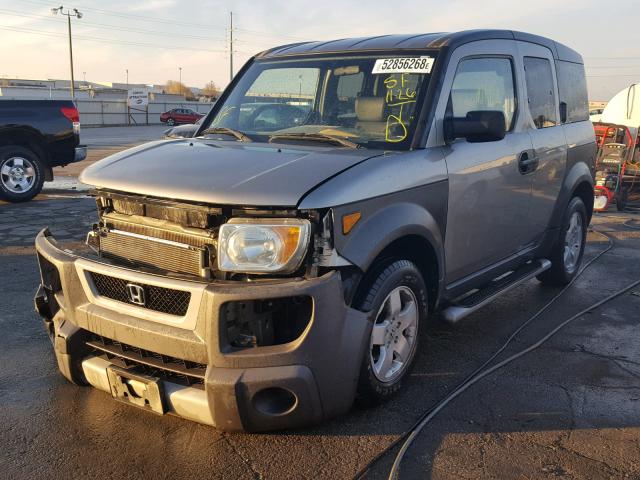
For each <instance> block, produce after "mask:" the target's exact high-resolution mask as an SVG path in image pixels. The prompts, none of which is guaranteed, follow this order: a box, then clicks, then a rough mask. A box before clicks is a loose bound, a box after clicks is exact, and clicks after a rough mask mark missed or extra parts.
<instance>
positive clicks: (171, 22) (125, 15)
mask: <svg viewBox="0 0 640 480" xmlns="http://www.w3.org/2000/svg"><path fill="white" fill-rule="evenodd" d="M23 1H24V2H27V3H32V4H36V5H43V6H49V5H50V2H42V1H38V0H23ZM78 8H81V9H82V10H87V11H90V12H98V13H101V14H103V15H109V16H113V17H120V18H136V19H138V20H139V21H141V22H152V23H163V24H167V25H183V26H189V27H196V28H206V29H207V30H210V29H212V28H217V29H221V30H224V29H225V28H226V27H223V26H215V25H205V24H203V23H193V22H183V21H180V20H175V19H171V18H160V17H152V16H149V15H136V14H135V13H122V12H116V11H114V10H106V9H103V8H95V7H88V6H85V5H78Z"/></svg>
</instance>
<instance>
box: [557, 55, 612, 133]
mask: <svg viewBox="0 0 640 480" xmlns="http://www.w3.org/2000/svg"><path fill="white" fill-rule="evenodd" d="M556 73H557V75H558V90H559V92H560V101H561V102H564V103H566V104H567V121H566V123H574V122H583V121H585V120H589V100H588V96H587V79H586V77H585V74H584V65H581V64H579V63H571V62H563V61H560V60H559V61H556ZM599 113H602V112H599Z"/></svg>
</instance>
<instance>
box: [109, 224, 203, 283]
mask: <svg viewBox="0 0 640 480" xmlns="http://www.w3.org/2000/svg"><path fill="white" fill-rule="evenodd" d="M100 252H101V253H102V255H103V256H104V257H106V258H112V259H115V260H120V261H122V260H124V261H125V262H130V263H132V264H134V265H140V266H148V267H152V268H158V269H161V270H166V271H169V272H177V273H188V274H192V275H198V276H206V275H207V271H208V251H207V249H206V248H201V247H196V246H193V245H188V244H185V243H178V242H175V241H171V240H165V239H160V238H153V237H149V236H146V235H140V234H138V233H133V232H125V231H120V230H109V231H107V232H106V233H102V234H101V236H100Z"/></svg>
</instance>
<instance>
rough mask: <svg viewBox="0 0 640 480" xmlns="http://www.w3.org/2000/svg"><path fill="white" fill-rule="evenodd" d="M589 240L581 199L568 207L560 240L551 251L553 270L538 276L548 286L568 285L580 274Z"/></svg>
mask: <svg viewBox="0 0 640 480" xmlns="http://www.w3.org/2000/svg"><path fill="white" fill-rule="evenodd" d="M586 240H587V209H586V208H585V206H584V202H583V201H582V199H581V198H579V197H574V198H572V199H571V201H570V202H569V205H567V209H566V210H565V213H564V216H563V218H562V225H561V227H560V232H559V234H558V239H557V240H556V243H555V244H554V246H553V248H552V249H551V252H550V255H549V260H551V268H550V269H548V270H546V271H544V272H542V273H541V274H540V275H538V277H537V278H538V280H540V281H541V282H542V283H543V284H547V285H560V286H563V285H567V284H568V283H569V282H571V280H573V278H574V277H575V276H576V275H577V274H578V271H579V270H580V265H581V264H582V256H583V254H584V247H585V244H586Z"/></svg>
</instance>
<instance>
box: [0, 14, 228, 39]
mask: <svg viewBox="0 0 640 480" xmlns="http://www.w3.org/2000/svg"><path fill="white" fill-rule="evenodd" d="M0 12H3V13H4V14H5V15H9V16H13V17H24V18H34V19H39V20H49V21H54V22H57V23H60V21H61V19H58V18H54V17H49V16H47V15H39V14H26V13H20V12H17V11H15V10H7V9H4V8H0ZM82 25H92V26H98V27H106V28H108V29H109V30H119V31H123V32H130V33H139V34H143V35H156V36H162V37H165V38H166V37H167V35H170V36H171V37H184V38H190V39H194V40H206V41H210V40H214V41H216V40H219V41H225V39H224V38H223V37H204V36H200V35H189V34H184V33H170V34H168V33H167V32H161V31H159V30H145V29H140V28H135V29H132V28H126V27H122V26H119V25H113V24H108V23H97V22H90V21H86V20H83V21H82ZM101 29H102V30H103V28H101Z"/></svg>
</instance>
